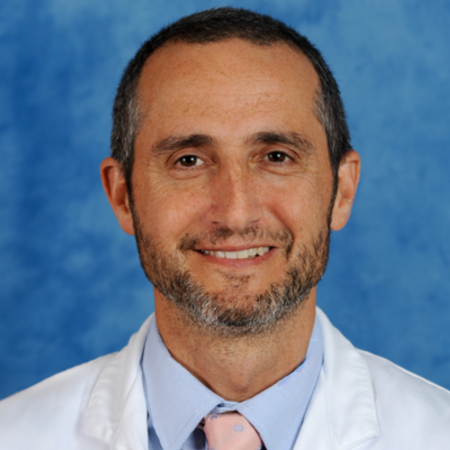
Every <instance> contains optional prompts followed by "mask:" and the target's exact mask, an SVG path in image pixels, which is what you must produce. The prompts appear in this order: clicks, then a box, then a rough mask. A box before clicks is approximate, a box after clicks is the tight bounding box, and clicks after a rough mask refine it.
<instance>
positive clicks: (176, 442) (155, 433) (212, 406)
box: [141, 318, 323, 450]
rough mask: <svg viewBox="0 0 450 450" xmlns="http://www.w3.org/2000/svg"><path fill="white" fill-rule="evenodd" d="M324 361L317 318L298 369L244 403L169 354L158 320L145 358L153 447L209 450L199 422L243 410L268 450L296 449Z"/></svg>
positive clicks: (150, 336) (143, 359)
mask: <svg viewBox="0 0 450 450" xmlns="http://www.w3.org/2000/svg"><path fill="white" fill-rule="evenodd" d="M322 361H323V338H322V331H321V329H320V323H319V321H318V320H317V319H316V321H315V324H314V328H313V333H312V336H311V340H310V343H309V346H308V351H307V354H306V358H305V360H304V361H303V363H302V364H300V366H298V367H297V368H296V369H295V370H294V371H293V372H291V373H290V374H289V375H287V376H286V377H284V378H283V379H282V380H280V381H278V382H277V383H275V384H274V385H272V386H271V387H269V388H267V389H266V390H264V391H262V392H260V393H259V394H258V395H256V396H255V397H252V398H250V399H248V400H245V401H244V402H241V403H236V402H228V401H226V400H224V399H223V398H221V397H219V396H218V395H216V394H215V393H214V392H212V391H211V390H210V389H208V388H207V387H206V386H205V385H204V384H202V383H201V382H200V381H199V380H197V378H195V377H194V376H193V375H192V374H191V373H190V372H189V371H187V370H186V369H185V368H184V367H183V366H181V365H180V364H179V363H178V362H176V361H175V360H174V359H173V358H172V356H171V355H170V353H169V351H168V350H167V347H166V346H165V344H164V342H163V340H162V339H161V336H160V334H159V331H158V327H157V324H156V319H155V318H153V320H152V322H151V324H150V329H149V333H148V336H147V340H146V343H145V347H144V352H143V356H142V363H141V364H142V370H143V374H144V388H145V393H146V400H147V410H148V436H149V450H205V449H206V439H205V434H204V432H203V430H202V429H200V428H198V424H199V423H200V421H201V420H202V419H203V418H204V417H205V416H206V414H208V413H223V412H227V411H238V412H240V413H241V414H242V415H244V416H245V417H246V418H247V420H249V421H250V422H251V424H252V425H253V426H254V427H255V428H256V430H258V432H259V434H260V436H261V438H262V440H263V442H264V445H265V448H266V449H267V450H280V449H283V450H290V449H292V448H293V446H294V443H295V440H296V438H297V435H298V433H299V431H300V427H301V425H302V422H303V417H304V415H305V411H306V408H307V406H308V403H309V400H310V398H311V395H312V393H313V391H314V387H315V385H316V382H317V378H318V376H319V372H320V369H321V367H322Z"/></svg>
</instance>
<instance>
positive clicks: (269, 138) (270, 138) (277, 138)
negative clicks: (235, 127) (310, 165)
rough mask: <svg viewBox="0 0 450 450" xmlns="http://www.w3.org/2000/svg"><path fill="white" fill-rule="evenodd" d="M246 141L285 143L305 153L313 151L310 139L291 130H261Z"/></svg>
mask: <svg viewBox="0 0 450 450" xmlns="http://www.w3.org/2000/svg"><path fill="white" fill-rule="evenodd" d="M248 141H249V142H248V143H255V144H259V143H265V144H286V145H289V146H291V147H294V148H295V149H297V150H300V151H302V152H305V153H311V152H312V151H314V146H313V145H312V144H311V141H310V140H309V139H308V138H306V137H305V136H303V135H301V134H299V133H295V132H293V131H291V132H286V133H285V132H277V131H262V132H260V133H256V135H254V136H252V137H251V138H250V139H249V140H248Z"/></svg>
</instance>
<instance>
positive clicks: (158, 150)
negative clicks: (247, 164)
mask: <svg viewBox="0 0 450 450" xmlns="http://www.w3.org/2000/svg"><path fill="white" fill-rule="evenodd" d="M260 143H265V144H276V143H277V144H286V145H289V146H291V147H294V148H295V149H297V150H299V151H302V152H305V153H311V152H312V151H313V150H314V147H313V145H312V144H311V142H310V141H309V139H307V138H306V137H305V136H303V135H301V134H299V133H296V132H293V131H291V132H278V131H261V132H259V133H256V134H254V135H252V136H250V137H249V138H248V139H246V144H247V145H251V144H260ZM216 144H217V141H216V140H215V139H214V138H213V137H211V136H209V135H207V134H191V135H189V136H169V137H167V138H165V139H163V140H162V141H160V142H158V143H157V144H155V145H154V146H153V148H152V153H153V154H154V155H156V156H164V155H166V154H168V153H172V152H176V151H178V150H182V149H184V148H198V147H203V146H211V145H216Z"/></svg>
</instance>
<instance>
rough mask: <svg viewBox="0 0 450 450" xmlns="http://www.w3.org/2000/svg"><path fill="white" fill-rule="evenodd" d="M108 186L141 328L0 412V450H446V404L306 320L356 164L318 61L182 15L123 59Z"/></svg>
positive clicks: (248, 18) (449, 435) (222, 13)
mask: <svg viewBox="0 0 450 450" xmlns="http://www.w3.org/2000/svg"><path fill="white" fill-rule="evenodd" d="M111 142H112V144H111V145H112V157H110V158H106V159H105V160H104V161H103V163H102V166H101V175H102V180H103V185H104V188H105V191H106V194H107V196H108V199H109V201H110V203H111V205H112V208H113V210H114V212H115V214H116V217H117V219H118V221H119V223H120V225H121V227H122V228H123V230H124V231H125V232H127V233H129V234H134V235H135V236H136V241H137V245H138V249H139V255H140V259H141V263H142V267H143V269H144V271H145V273H146V275H147V277H148V278H149V280H150V281H151V282H152V283H153V286H154V290H155V315H154V316H152V317H151V318H149V319H148V320H147V321H146V323H145V324H144V326H143V327H142V329H141V330H140V331H139V332H138V333H137V334H136V335H134V336H133V337H132V338H131V340H130V343H129V345H128V346H127V347H126V348H125V349H123V350H122V351H121V352H119V353H117V354H114V355H108V356H106V357H103V358H99V359H97V360H95V361H92V362H90V363H87V364H85V365H82V366H79V367H76V368H74V369H71V370H69V371H66V372H63V373H61V374H59V375H56V376H55V377H52V378H50V379H48V380H46V381H44V382H42V383H40V384H38V385H36V386H35V387H33V388H30V389H28V390H26V391H24V392H22V393H19V394H17V395H15V396H13V397H11V398H9V399H7V400H5V401H4V402H2V403H1V404H0V405H1V406H0V448H1V449H8V450H13V449H18V450H25V449H27V450H28V449H30V448H33V449H34V450H41V449H42V450H44V449H45V450H52V449H55V450H56V449H83V450H85V449H95V450H96V449H133V450H139V449H147V448H149V449H151V450H154V449H164V450H179V449H183V450H187V449H205V448H209V449H213V448H214V449H215V450H218V449H222V450H225V449H233V450H237V449H246V450H250V449H254V450H256V449H258V448H266V449H267V450H282V449H297V450H299V449H339V450H343V449H350V448H352V449H358V450H363V449H364V450H366V449H373V450H380V449H389V450H392V449H419V448H420V449H423V448H426V449H445V448H449V442H450V393H449V392H447V391H445V390H444V389H442V388H439V387H437V386H435V385H433V384H431V383H428V382H427V381H425V380H422V379H420V378H419V377H416V376H414V375H412V374H410V373H408V372H406V371H404V370H402V369H400V368H398V367H396V366H395V365H393V364H392V363H390V362H388V361H385V360H383V359H381V358H378V357H376V356H374V355H370V354H368V353H365V352H361V351H358V350H356V349H355V348H354V347H353V346H352V345H351V344H350V343H349V342H348V341H347V340H346V339H345V338H344V337H343V336H342V335H341V334H340V333H339V332H338V331H337V330H336V329H334V328H333V326H332V325H331V324H330V323H329V321H328V320H327V318H326V317H325V315H324V314H323V313H322V312H321V311H320V310H316V306H315V300H316V285H317V283H318V282H319V280H320V278H321V277H322V275H323V273H324V271H325V267H326V263H327V258H328V247H329V237H330V229H332V230H339V229H341V228H342V227H343V226H344V225H345V224H346V222H347V220H348V218H349V216H350V211H351V207H352V203H353V199H354V196H355V192H356V188H357V184H358V178H359V167H360V161H359V157H358V155H357V153H356V152H355V151H354V150H352V149H351V147H350V144H349V135H348V130H347V125H346V123H345V114H344V111H343V107H342V102H341V99H340V95H339V90H338V88H337V85H336V82H335V80H334V79H333V77H332V74H331V72H330V71H329V69H328V67H327V66H326V64H325V62H324V61H323V59H322V57H321V56H320V54H319V52H318V51H317V50H316V49H315V48H314V47H313V46H312V45H311V44H310V43H309V42H308V41H307V40H306V39H305V38H304V37H302V36H299V35H298V34H297V33H296V32H295V31H293V30H292V29H290V28H288V27H286V26H285V25H284V24H282V23H280V22H277V21H275V20H273V19H271V18H269V17H266V16H260V15H258V14H255V13H252V12H249V11H245V10H239V9H231V8H221V9H217V10H211V11H205V12H202V13H199V14H195V15H193V16H189V17H186V18H183V19H181V20H180V21H178V22H177V23H175V24H173V25H171V26H169V27H167V28H166V29H163V30H162V31H161V32H160V33H158V34H157V35H155V36H154V37H153V38H152V39H150V40H149V41H148V42H146V43H145V44H144V45H143V46H142V48H141V49H140V50H139V52H138V53H137V54H136V56H135V58H134V59H133V60H132V61H131V62H130V64H129V66H128V68H127V69H126V71H125V74H124V76H123V79H122V82H121V84H120V86H119V90H118V94H117V97H116V102H115V105H114V128H113V133H112V141H111Z"/></svg>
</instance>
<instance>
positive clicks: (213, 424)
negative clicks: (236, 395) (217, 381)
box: [203, 412, 262, 450]
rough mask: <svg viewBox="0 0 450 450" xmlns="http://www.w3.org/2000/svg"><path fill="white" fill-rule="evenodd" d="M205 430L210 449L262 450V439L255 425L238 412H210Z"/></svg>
mask: <svg viewBox="0 0 450 450" xmlns="http://www.w3.org/2000/svg"><path fill="white" fill-rule="evenodd" d="M203 429H204V431H205V434H206V440H207V441H208V450H260V449H261V448H262V441H261V438H260V437H259V434H258V432H257V431H256V430H255V428H254V427H253V425H252V424H251V423H250V422H249V421H248V420H247V419H246V418H245V417H244V416H243V415H242V414H239V413H237V412H235V413H225V414H208V415H207V416H206V417H205V425H204V428H203Z"/></svg>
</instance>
